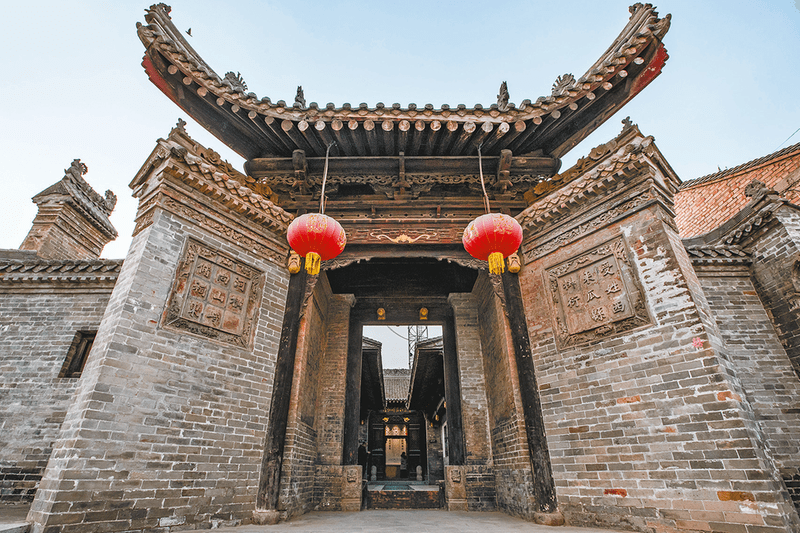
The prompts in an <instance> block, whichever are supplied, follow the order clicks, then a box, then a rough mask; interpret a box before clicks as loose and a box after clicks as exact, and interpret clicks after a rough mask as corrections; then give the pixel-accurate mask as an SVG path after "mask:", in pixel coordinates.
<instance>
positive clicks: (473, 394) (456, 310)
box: [448, 293, 495, 510]
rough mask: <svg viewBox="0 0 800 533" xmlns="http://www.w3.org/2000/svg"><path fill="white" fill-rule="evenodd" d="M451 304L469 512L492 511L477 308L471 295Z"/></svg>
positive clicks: (459, 295) (460, 296)
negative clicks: (459, 388) (459, 389)
mask: <svg viewBox="0 0 800 533" xmlns="http://www.w3.org/2000/svg"><path fill="white" fill-rule="evenodd" d="M448 301H449V302H450V305H451V306H452V308H453V319H454V324H455V333H456V352H457V354H458V372H459V380H460V387H461V413H462V421H463V422H462V423H463V431H464V449H465V452H466V454H465V460H464V465H465V467H466V468H465V469H464V471H465V481H464V483H465V487H466V496H467V502H468V506H469V509H470V510H493V509H494V508H495V490H494V474H493V472H492V467H491V445H490V440H489V420H488V417H487V416H486V415H487V410H488V402H487V399H486V381H485V378H484V374H483V373H484V368H483V354H482V352H481V339H480V335H479V333H478V305H477V302H476V301H475V297H474V296H473V295H472V294H464V293H453V294H451V295H450V296H449V297H448ZM448 416H449V413H448Z"/></svg>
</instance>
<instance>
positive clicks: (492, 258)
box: [489, 252, 506, 274]
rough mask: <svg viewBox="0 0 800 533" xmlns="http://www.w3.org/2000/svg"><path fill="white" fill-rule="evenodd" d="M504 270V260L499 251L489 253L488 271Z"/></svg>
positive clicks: (499, 272) (494, 272)
mask: <svg viewBox="0 0 800 533" xmlns="http://www.w3.org/2000/svg"><path fill="white" fill-rule="evenodd" d="M505 270H506V262H505V261H504V260H503V254H502V253H500V252H493V253H491V254H489V273H490V274H502V273H503V272H505Z"/></svg>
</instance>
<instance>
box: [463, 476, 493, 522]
mask: <svg viewBox="0 0 800 533" xmlns="http://www.w3.org/2000/svg"><path fill="white" fill-rule="evenodd" d="M465 469H466V483H465V484H466V490H467V509H468V510H470V511H495V510H497V500H496V492H495V484H494V483H495V481H494V472H493V470H494V469H493V468H492V467H491V466H486V465H469V466H466V467H465Z"/></svg>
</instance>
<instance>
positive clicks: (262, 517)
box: [253, 509, 283, 526]
mask: <svg viewBox="0 0 800 533" xmlns="http://www.w3.org/2000/svg"><path fill="white" fill-rule="evenodd" d="M281 520H283V512H282V511H277V510H274V509H256V510H254V511H253V523H255V524H258V525H260V526H274V525H275V524H277V523H278V522H280V521H281Z"/></svg>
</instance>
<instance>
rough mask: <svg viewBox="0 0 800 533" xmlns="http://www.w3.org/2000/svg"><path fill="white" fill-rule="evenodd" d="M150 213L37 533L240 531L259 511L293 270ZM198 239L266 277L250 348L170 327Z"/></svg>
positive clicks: (75, 410) (72, 416)
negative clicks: (167, 319) (165, 319)
mask: <svg viewBox="0 0 800 533" xmlns="http://www.w3.org/2000/svg"><path fill="white" fill-rule="evenodd" d="M151 215H152V223H151V224H150V226H148V227H146V228H144V229H143V230H141V231H140V232H139V233H138V234H137V235H136V236H135V237H134V239H133V242H132V244H131V248H130V251H129V253H128V256H127V258H126V259H125V262H124V264H123V267H122V271H121V273H120V275H119V278H118V281H117V284H116V286H115V287H114V292H113V293H112V295H111V299H110V301H109V305H108V308H107V310H106V313H105V315H104V317H103V320H102V323H101V324H100V327H99V330H98V333H97V337H96V340H95V344H94V347H93V349H92V353H91V354H90V356H89V360H88V361H87V363H86V367H85V368H84V371H83V375H82V377H81V382H80V386H79V388H78V390H77V392H76V396H75V399H74V401H73V403H72V405H71V406H70V409H69V411H68V413H67V415H66V418H65V420H64V424H63V426H62V430H61V434H60V436H59V438H58V440H57V441H56V443H55V445H54V449H53V454H52V457H51V459H50V462H49V464H48V467H47V470H46V472H45V475H44V477H43V479H42V483H41V486H40V489H39V491H38V493H37V496H36V499H35V501H34V503H33V505H32V507H31V511H30V515H29V518H30V520H31V521H32V522H33V526H32V531H33V533H42V532H43V531H47V532H48V533H51V532H52V533H59V532H62V531H65V530H70V531H75V530H76V526H75V525H74V524H80V526H79V529H80V530H83V531H92V530H94V529H92V528H96V527H102V528H103V530H104V531H127V530H131V529H154V528H159V527H166V526H174V525H186V524H203V523H208V524H210V520H211V516H212V514H213V515H214V516H215V517H216V518H215V519H216V520H220V521H228V523H238V522H237V521H239V522H240V521H242V520H249V518H250V516H251V513H252V510H253V508H254V507H255V499H256V492H257V485H258V472H259V464H260V459H261V454H262V451H263V439H264V432H265V429H266V424H267V413H268V412H269V404H270V396H271V388H270V387H271V383H272V380H271V378H272V372H273V368H274V362H275V357H276V349H277V344H278V339H277V338H276V335H275V332H276V331H279V328H280V320H281V318H282V314H283V305H284V300H285V297H286V287H287V274H286V271H285V269H284V268H279V267H277V266H276V265H274V264H272V263H269V262H266V261H263V259H260V258H256V257H253V256H248V255H247V254H246V253H244V252H242V251H241V250H239V249H237V248H236V247H235V246H232V245H231V244H229V243H227V242H224V241H223V240H221V239H219V238H218V237H216V236H214V235H211V234H209V233H207V232H206V231H205V229H204V228H199V227H197V226H196V225H194V224H192V223H187V222H186V221H185V220H182V219H179V218H177V217H175V216H173V215H172V214H170V213H168V212H166V211H164V210H162V209H160V208H156V209H155V211H154V212H152V213H151ZM190 236H191V238H193V239H195V240H196V242H198V243H204V244H202V246H207V247H208V249H209V250H217V249H220V250H222V252H224V257H223V256H221V257H222V258H221V259H219V261H221V262H224V263H225V264H228V265H235V264H241V265H253V266H254V267H256V268H259V269H261V270H263V271H264V273H265V274H264V277H265V278H264V279H265V286H264V290H263V298H261V299H257V300H254V302H255V303H256V305H257V306H258V308H259V310H258V317H260V318H259V319H258V320H259V321H258V325H255V323H254V325H253V327H254V328H255V338H254V341H253V343H252V346H243V347H241V346H240V347H236V346H233V345H231V344H230V343H223V342H220V341H218V340H212V339H209V338H207V337H203V336H200V335H196V334H191V333H189V332H188V331H185V330H184V331H181V330H176V329H174V328H171V327H168V326H169V325H168V324H166V323H163V324H162V316H163V315H164V313H165V309H169V307H168V305H167V301H168V298H169V295H170V294H171V293H172V292H173V290H172V289H173V288H174V289H175V290H176V291H177V290H179V288H180V287H181V284H180V282H176V265H178V264H179V263H180V262H181V260H182V258H183V257H185V255H186V250H187V239H188V238H189V237H190ZM215 265H216V263H215ZM214 268H218V267H217V266H214ZM235 268H236V267H235ZM219 272H220V273H222V272H223V270H220V271H219ZM276 322H277V323H276ZM215 331H216V330H215ZM212 452H213V453H212ZM100 523H102V526H100V525H98V524H100Z"/></svg>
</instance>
